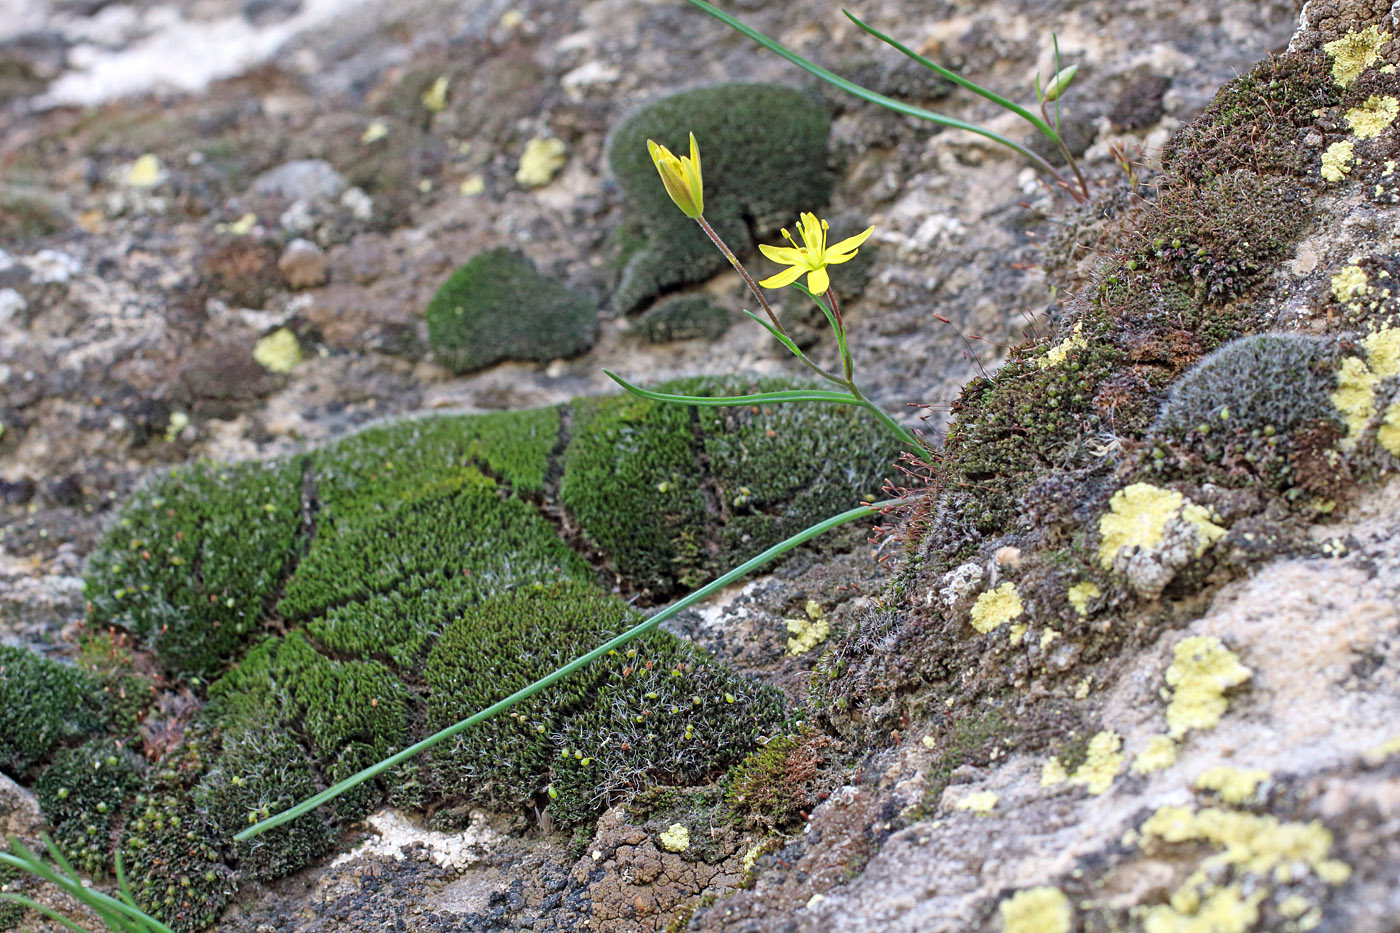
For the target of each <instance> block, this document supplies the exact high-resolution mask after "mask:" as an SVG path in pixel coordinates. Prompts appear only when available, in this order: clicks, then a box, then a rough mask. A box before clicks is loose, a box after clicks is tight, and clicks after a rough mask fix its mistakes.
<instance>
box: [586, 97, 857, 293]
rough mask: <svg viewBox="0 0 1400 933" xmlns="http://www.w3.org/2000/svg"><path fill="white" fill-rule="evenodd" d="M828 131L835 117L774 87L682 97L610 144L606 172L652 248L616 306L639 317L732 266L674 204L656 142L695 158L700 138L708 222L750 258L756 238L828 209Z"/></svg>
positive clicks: (626, 278) (633, 123) (628, 272)
mask: <svg viewBox="0 0 1400 933" xmlns="http://www.w3.org/2000/svg"><path fill="white" fill-rule="evenodd" d="M756 127H762V128H763V131H762V132H761V133H760V132H756V131H755V128H756ZM830 130H831V116H830V114H829V113H828V112H827V111H826V110H825V108H823V107H822V106H821V105H820V104H818V103H817V102H815V101H813V100H812V99H810V98H808V97H807V96H806V95H804V94H802V93H801V92H799V91H795V90H793V89H792V88H787V87H782V86H779V85H769V84H725V85H720V86H718V87H710V88H700V89H698V90H693V91H684V92H682V93H680V94H674V95H672V96H670V97H667V98H665V99H663V100H660V101H658V102H656V103H654V104H651V105H650V106H647V107H645V108H643V109H642V110H639V111H638V112H637V113H635V114H633V115H632V116H630V117H628V118H627V119H626V120H624V121H623V122H622V123H621V124H620V125H619V126H618V127H617V129H616V130H614V131H613V135H612V140H611V142H610V143H609V145H608V165H609V167H610V168H611V169H612V173H613V176H614V177H615V178H617V180H618V184H619V185H620V186H621V187H622V190H623V193H624V194H625V195H626V197H627V203H628V221H627V223H628V224H629V225H630V226H631V227H633V228H634V229H636V230H638V231H640V232H639V233H638V234H637V237H639V238H645V241H646V246H645V248H643V249H641V250H639V251H637V252H634V253H633V254H632V255H631V256H630V258H628V260H627V264H626V267H625V269H624V271H623V274H622V281H621V283H620V284H619V286H618V288H617V291H616V293H615V294H614V295H613V305H614V306H615V307H616V308H618V309H619V310H620V311H623V312H628V311H631V310H633V309H635V308H637V307H639V306H641V305H642V304H644V303H646V302H647V301H649V300H650V299H652V298H654V297H655V296H657V295H659V294H661V293H663V292H665V291H668V290H670V289H673V288H675V287H676V286H678V285H684V284H687V283H691V282H699V281H703V280H705V279H707V278H709V277H710V276H712V275H714V274H715V273H717V272H720V271H721V270H723V269H724V268H726V267H727V266H728V263H727V262H726V260H725V258H724V257H723V256H722V255H721V254H720V253H719V252H718V251H717V250H716V249H715V248H714V246H713V244H711V243H710V241H709V240H708V239H707V238H706V237H705V235H704V233H702V232H701V231H700V230H699V229H698V228H697V227H696V225H695V223H694V222H693V221H692V220H690V218H688V217H686V216H685V215H684V214H682V213H681V212H680V211H679V210H677V209H676V206H675V205H674V204H673V203H671V201H670V199H669V197H668V196H667V195H666V191H665V189H664V188H663V187H662V185H661V181H660V179H659V178H658V177H657V175H656V168H655V166H653V165H652V162H651V157H650V156H649V155H648V153H647V140H648V139H655V140H656V141H657V142H658V143H660V144H661V145H663V146H666V147H668V148H669V149H671V151H673V152H676V153H680V154H687V153H688V152H689V145H690V144H689V134H690V133H692V132H693V133H694V134H695V136H696V139H697V141H698V143H699V146H700V154H701V161H702V164H703V166H704V180H705V218H706V219H707V220H708V221H709V222H710V224H711V225H712V226H713V227H714V228H715V230H716V231H717V232H718V233H719V235H720V236H721V237H722V238H723V239H724V240H725V242H726V243H728V244H729V247H730V248H731V249H732V250H734V251H735V252H736V253H738V254H740V255H744V254H746V253H748V252H750V251H751V250H752V249H753V248H754V243H755V240H754V237H755V235H757V236H766V235H767V234H769V233H771V232H774V231H776V230H777V228H778V227H780V226H782V225H784V224H788V225H791V224H793V223H796V221H797V215H798V213H799V212H801V211H816V210H820V209H821V208H822V207H823V206H824V205H825V204H826V201H827V199H828V198H829V197H830V196H831V183H832V181H831V173H830V172H829V171H828V169H827V154H826V149H827V136H828V135H829V133H830Z"/></svg>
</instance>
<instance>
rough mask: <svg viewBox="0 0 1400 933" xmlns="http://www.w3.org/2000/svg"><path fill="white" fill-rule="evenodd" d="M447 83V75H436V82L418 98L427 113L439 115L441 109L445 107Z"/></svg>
mask: <svg viewBox="0 0 1400 933" xmlns="http://www.w3.org/2000/svg"><path fill="white" fill-rule="evenodd" d="M448 83H449V82H448V77H447V75H438V77H437V80H435V81H434V82H433V83H432V84H430V85H428V89H427V90H425V91H424V92H423V96H421V97H420V98H418V99H419V100H420V101H422V103H423V106H424V107H426V108H427V110H428V112H429V113H441V112H442V108H444V107H446V106H447V87H448Z"/></svg>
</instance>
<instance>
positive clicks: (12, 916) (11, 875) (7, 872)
mask: <svg viewBox="0 0 1400 933" xmlns="http://www.w3.org/2000/svg"><path fill="white" fill-rule="evenodd" d="M27 880H28V878H26V877H25V876H24V874H23V873H21V872H20V870H19V869H18V868H13V867H11V866H9V865H0V892H4V893H7V894H21V893H24V894H28V889H27V888H26V887H25V883H26V881H27ZM28 912H29V908H28V907H25V906H24V905H23V904H16V903H14V902H13V901H6V900H0V931H4V933H9V931H10V930H13V929H15V928H16V927H18V926H19V924H20V921H21V920H23V919H24V915H25V914H26V913H28Z"/></svg>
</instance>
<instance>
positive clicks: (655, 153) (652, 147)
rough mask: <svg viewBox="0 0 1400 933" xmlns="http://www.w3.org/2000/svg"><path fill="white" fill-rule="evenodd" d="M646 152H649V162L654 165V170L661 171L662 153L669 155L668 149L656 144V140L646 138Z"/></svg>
mask: <svg viewBox="0 0 1400 933" xmlns="http://www.w3.org/2000/svg"><path fill="white" fill-rule="evenodd" d="M647 152H649V153H651V164H652V165H655V166H656V170H657V171H658V172H659V171H661V159H662V157H663V156H662V154H663V153H665V155H670V154H671V153H670V151H669V150H667V148H666V147H665V146H662V145H658V144H657V142H656V140H654V139H648V140H647Z"/></svg>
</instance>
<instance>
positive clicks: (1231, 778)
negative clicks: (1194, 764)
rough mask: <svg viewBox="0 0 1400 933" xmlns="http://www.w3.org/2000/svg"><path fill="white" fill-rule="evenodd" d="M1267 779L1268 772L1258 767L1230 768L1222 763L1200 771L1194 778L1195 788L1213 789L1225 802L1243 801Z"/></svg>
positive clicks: (1251, 795)
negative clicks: (1219, 765)
mask: <svg viewBox="0 0 1400 933" xmlns="http://www.w3.org/2000/svg"><path fill="white" fill-rule="evenodd" d="M1268 779H1269V772H1267V771H1263V770H1261V769H1259V768H1232V767H1230V766H1228V765H1222V766H1221V767H1219V768H1211V769H1209V770H1208V771H1203V772H1201V775H1200V776H1199V777H1197V778H1196V784H1195V787H1196V790H1209V791H1214V792H1215V793H1216V794H1217V795H1218V796H1219V797H1220V799H1221V800H1223V801H1225V802H1226V803H1245V802H1246V801H1248V800H1249V799H1250V798H1252V797H1253V796H1254V792H1255V791H1257V790H1258V789H1259V785H1260V784H1262V783H1264V782H1265V781H1267V780H1268Z"/></svg>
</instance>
